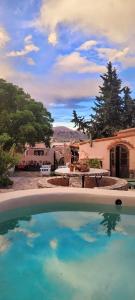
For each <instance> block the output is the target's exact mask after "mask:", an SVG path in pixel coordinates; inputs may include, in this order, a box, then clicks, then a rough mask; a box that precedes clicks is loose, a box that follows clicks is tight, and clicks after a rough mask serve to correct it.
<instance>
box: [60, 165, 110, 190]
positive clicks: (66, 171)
mask: <svg viewBox="0 0 135 300" xmlns="http://www.w3.org/2000/svg"><path fill="white" fill-rule="evenodd" d="M55 174H56V175H61V176H68V177H73V176H74V177H75V176H79V177H81V179H82V188H84V182H85V177H90V176H93V177H95V182H96V186H97V187H98V186H99V185H100V181H101V179H102V176H106V175H109V171H108V170H104V169H94V168H91V169H90V171H89V172H80V171H73V172H71V171H70V168H59V169H56V170H55Z"/></svg>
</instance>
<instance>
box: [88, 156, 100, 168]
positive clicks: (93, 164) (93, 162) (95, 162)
mask: <svg viewBox="0 0 135 300" xmlns="http://www.w3.org/2000/svg"><path fill="white" fill-rule="evenodd" d="M87 164H88V165H89V167H90V168H97V169H100V168H101V161H100V160H99V159H97V158H91V159H87Z"/></svg>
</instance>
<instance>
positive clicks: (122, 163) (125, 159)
mask: <svg viewBox="0 0 135 300" xmlns="http://www.w3.org/2000/svg"><path fill="white" fill-rule="evenodd" d="M110 171H111V176H116V177H120V178H127V177H128V176H129V151H128V148H127V147H126V146H124V145H116V146H115V147H113V148H111V150H110Z"/></svg>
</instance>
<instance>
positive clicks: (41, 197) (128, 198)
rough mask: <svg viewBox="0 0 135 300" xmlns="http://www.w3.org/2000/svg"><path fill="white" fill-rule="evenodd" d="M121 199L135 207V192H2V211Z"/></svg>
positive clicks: (61, 190)
mask: <svg viewBox="0 0 135 300" xmlns="http://www.w3.org/2000/svg"><path fill="white" fill-rule="evenodd" d="M117 199H121V201H122V205H123V206H125V207H129V206H130V207H135V192H134V191H120V190H105V189H101V190H99V189H97V188H95V189H82V188H71V187H70V188H67V187H64V188H62V189H61V188H53V189H46V188H44V189H41V190H40V189H33V190H20V191H15V192H7V193H3V194H0V212H2V211H7V210H10V209H15V208H21V207H22V208H23V207H30V206H34V205H40V204H47V205H48V204H53V203H54V204H55V205H57V203H58V204H60V203H81V204H82V203H85V204H86V203H92V204H104V205H105V204H107V205H115V201H116V200H117Z"/></svg>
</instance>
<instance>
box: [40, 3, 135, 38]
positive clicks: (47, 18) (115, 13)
mask: <svg viewBox="0 0 135 300" xmlns="http://www.w3.org/2000/svg"><path fill="white" fill-rule="evenodd" d="M134 19H135V1H134V0H128V1H125V0H124V1H123V0H111V1H108V0H98V1H93V0H83V1H82V0H74V1H73V0H57V1H56V0H43V1H42V5H41V9H40V16H39V18H38V20H36V22H35V25H36V26H38V27H40V28H41V29H42V30H45V31H49V32H55V31H56V30H57V28H58V25H59V24H61V23H63V24H66V25H69V26H72V28H73V27H74V29H81V30H82V31H85V32H86V33H89V34H96V35H98V34H100V35H102V36H105V37H107V38H108V39H109V40H111V41H114V42H118V43H127V42H128V43H129V42H132V41H133V40H134V39H135V31H134Z"/></svg>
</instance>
